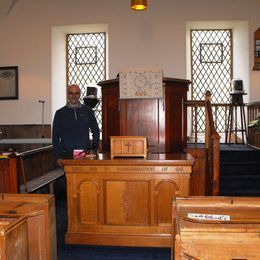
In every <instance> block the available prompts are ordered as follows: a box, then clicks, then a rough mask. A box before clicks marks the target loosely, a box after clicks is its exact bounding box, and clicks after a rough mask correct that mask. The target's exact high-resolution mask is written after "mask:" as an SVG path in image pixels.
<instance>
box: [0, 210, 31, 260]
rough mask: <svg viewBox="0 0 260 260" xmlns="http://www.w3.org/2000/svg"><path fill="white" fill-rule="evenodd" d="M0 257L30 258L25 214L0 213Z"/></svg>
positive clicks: (2, 259) (3, 259)
mask: <svg viewBox="0 0 260 260" xmlns="http://www.w3.org/2000/svg"><path fill="white" fill-rule="evenodd" d="M0 259H1V260H7V259H28V239H27V223H26V217H25V216H18V215H16V216H13V215H4V214H0Z"/></svg>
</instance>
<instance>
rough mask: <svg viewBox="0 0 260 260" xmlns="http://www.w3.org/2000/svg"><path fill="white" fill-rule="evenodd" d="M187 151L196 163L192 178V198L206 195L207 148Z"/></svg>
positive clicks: (188, 149)
mask: <svg viewBox="0 0 260 260" xmlns="http://www.w3.org/2000/svg"><path fill="white" fill-rule="evenodd" d="M185 151H186V152H187V153H189V154H191V155H192V157H193V158H194V159H195V163H194V165H193V168H192V174H191V177H190V196H204V195H206V169H207V168H206V162H207V149H206V148H187V149H185Z"/></svg>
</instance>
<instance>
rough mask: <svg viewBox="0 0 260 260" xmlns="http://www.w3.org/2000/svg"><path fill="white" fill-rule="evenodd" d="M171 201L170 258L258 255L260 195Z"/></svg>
mask: <svg viewBox="0 0 260 260" xmlns="http://www.w3.org/2000/svg"><path fill="white" fill-rule="evenodd" d="M173 204H174V205H173V213H174V214H176V221H175V228H174V229H175V231H173V236H174V237H175V240H174V243H175V245H174V246H173V247H172V259H175V260H179V259H209V260H210V259H212V260H213V259H214V260H215V259H221V260H225V259H229V260H230V259H260V236H259V232H260V198H252V197H251V198H241V197H234V198H233V197H190V198H176V200H175V202H174V203H173ZM174 250H175V252H174Z"/></svg>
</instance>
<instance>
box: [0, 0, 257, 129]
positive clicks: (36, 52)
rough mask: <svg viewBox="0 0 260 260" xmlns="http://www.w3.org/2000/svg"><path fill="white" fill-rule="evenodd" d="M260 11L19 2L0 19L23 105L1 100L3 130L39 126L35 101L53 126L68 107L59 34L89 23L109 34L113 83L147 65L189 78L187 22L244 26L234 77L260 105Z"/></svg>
mask: <svg viewBox="0 0 260 260" xmlns="http://www.w3.org/2000/svg"><path fill="white" fill-rule="evenodd" d="M259 10H260V1H259V0H250V1H246V0H229V1H226V0H219V1H213V0H186V1H179V0H149V1H148V10H147V11H146V12H134V11H132V10H131V9H130V0H113V1H108V0H96V1H90V0H36V1H35V0H19V1H18V2H17V3H16V5H15V6H14V8H13V9H12V10H11V12H10V13H9V14H7V15H2V16H0V66H15V65H17V66H19V99H18V100H10V101H0V124H41V104H40V103H39V102H38V100H45V119H46V123H51V121H52V114H53V113H54V111H55V109H56V107H58V106H60V105H63V103H64V100H65V96H64V95H65V92H61V91H60V89H61V88H62V87H63V86H64V87H65V78H64V74H65V56H64V59H63V60H62V59H60V57H62V56H63V54H64V53H65V50H64V48H65V45H64V42H62V39H63V37H64V35H63V32H62V31H60V30H59V29H61V28H62V27H63V28H67V26H78V25H85V26H86V25H88V24H91V25H93V24H102V25H104V24H105V25H107V28H108V29H109V30H108V33H109V49H108V53H109V57H108V59H109V64H108V65H109V74H108V78H114V77H115V76H116V75H117V73H118V71H119V69H120V68H122V67H144V66H151V67H162V68H163V71H164V76H168V77H176V78H186V77H187V71H186V27H187V22H189V21H192V22H196V21H217V22H219V23H221V21H239V22H241V24H240V26H241V30H239V28H238V31H241V33H242V34H243V35H244V36H243V38H241V39H240V38H238V39H239V43H238V49H241V48H244V46H248V47H245V49H244V50H240V52H239V53H240V55H241V56H240V57H241V58H240V57H239V56H237V63H236V72H237V73H238V74H239V75H241V74H243V77H245V80H246V81H247V82H248V83H247V84H248V90H249V91H248V92H249V93H250V95H248V98H249V100H250V101H256V100H260V90H259V84H260V71H252V67H253V34H254V31H255V30H256V29H257V28H258V27H259V26H260V16H259ZM0 13H1V12H0ZM243 22H244V24H243ZM246 28H248V32H246ZM65 31H66V30H65ZM57 57H59V59H57ZM240 64H241V65H240ZM242 66H243V67H244V68H243V69H242ZM55 97H58V99H57V102H56V104H54V103H53V102H54V101H53V100H54V99H55V100H56V98H55Z"/></svg>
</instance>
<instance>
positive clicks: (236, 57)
mask: <svg viewBox="0 0 260 260" xmlns="http://www.w3.org/2000/svg"><path fill="white" fill-rule="evenodd" d="M192 29H194V30H195V29H232V34H233V78H236V79H242V80H243V85H244V89H245V92H246V93H247V95H246V96H244V102H248V100H250V74H249V73H250V67H249V64H250V60H249V59H250V55H249V54H250V52H249V42H250V38H249V24H248V21H236V20H235V21H188V22H186V72H187V75H186V76H187V78H188V79H190V78H191V56H190V55H191V53H190V51H191V48H190V30H192ZM188 99H191V91H189V93H188ZM188 114H189V113H188ZM190 128H191V127H190V120H189V119H188V133H190V130H191V129H190Z"/></svg>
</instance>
